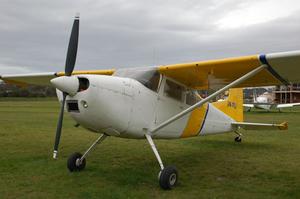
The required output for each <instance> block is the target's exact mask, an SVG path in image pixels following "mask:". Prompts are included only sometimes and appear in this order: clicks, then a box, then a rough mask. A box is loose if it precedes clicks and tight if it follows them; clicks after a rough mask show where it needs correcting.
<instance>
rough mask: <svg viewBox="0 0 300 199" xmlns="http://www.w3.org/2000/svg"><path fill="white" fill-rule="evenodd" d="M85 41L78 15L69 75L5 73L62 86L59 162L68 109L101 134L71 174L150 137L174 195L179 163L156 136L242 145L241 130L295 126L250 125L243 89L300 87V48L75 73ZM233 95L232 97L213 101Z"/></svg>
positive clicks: (11, 79)
mask: <svg viewBox="0 0 300 199" xmlns="http://www.w3.org/2000/svg"><path fill="white" fill-rule="evenodd" d="M78 36H79V15H76V16H75V19H74V22H73V27H72V31H71V36H70V41H69V46H68V51H67V56H66V63H65V71H64V72H47V73H35V74H19V75H18V74H16V75H2V76H1V78H0V79H2V80H3V81H5V82H6V83H10V84H15V85H19V86H26V85H29V84H38V85H53V86H54V87H55V88H56V91H57V96H58V99H59V102H60V104H61V110H60V114H59V118H58V124H57V129H56V136H55V142H54V151H53V158H54V159H56V158H57V157H58V146H59V143H60V136H61V132H62V126H63V116H64V112H65V111H66V112H68V113H69V114H70V116H71V117H72V118H73V119H74V120H75V121H76V122H77V124H78V125H80V126H82V127H84V128H85V129H87V130H89V131H91V132H94V133H98V134H99V137H98V138H97V139H96V140H95V141H94V142H93V144H92V145H91V146H90V147H89V148H88V149H87V150H86V151H85V152H84V153H83V154H81V153H78V152H75V153H73V154H72V155H70V157H69V158H68V160H67V168H68V169H69V171H70V172H78V171H81V170H83V169H84V168H85V166H86V157H87V155H88V154H89V153H90V151H91V150H92V149H94V148H95V146H96V145H98V144H100V143H101V142H103V141H104V140H105V139H106V138H108V137H109V136H115V137H119V138H126V139H145V140H147V142H148V143H149V145H150V147H151V149H152V151H153V153H154V155H155V157H156V159H157V161H158V164H159V166H160V170H159V175H158V181H159V185H160V187H161V188H162V189H165V190H168V189H172V188H174V187H175V186H176V184H177V182H178V171H177V169H176V167H175V166H165V165H164V164H163V162H162V159H161V157H160V154H159V151H158V149H157V147H156V145H155V142H154V141H153V140H154V139H179V138H189V137H196V136H204V135H213V134H222V133H229V132H234V133H236V134H237V137H236V138H235V141H236V142H241V140H242V138H241V133H240V129H246V130H261V129H263V130H274V129H278V130H286V129H287V128H288V124H287V123H286V122H283V123H281V124H266V123H250V122H244V119H243V93H242V89H241V88H242V87H250V86H268V85H282V84H287V83H289V82H300V75H299V74H300V73H299V72H300V67H299V65H300V51H292V52H283V53H271V54H263V55H252V56H244V57H238V58H227V59H220V60H210V61H199V62H193V63H183V64H171V65H161V66H155V67H140V68H123V69H107V70H86V71H74V66H75V62H76V56H77V48H78ZM208 88H214V89H215V90H216V91H215V92H214V93H212V94H210V95H209V96H207V97H206V98H201V97H200V96H199V95H198V94H197V92H196V91H197V90H200V89H202V90H203V89H208ZM227 90H229V97H228V98H227V99H226V100H224V101H220V102H211V100H212V99H214V98H215V97H217V96H218V95H220V94H222V93H224V92H225V91H227ZM65 107H66V108H65ZM65 109H66V110H65Z"/></svg>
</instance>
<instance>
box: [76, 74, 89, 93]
mask: <svg viewBox="0 0 300 199" xmlns="http://www.w3.org/2000/svg"><path fill="white" fill-rule="evenodd" d="M78 80H79V88H78V92H80V91H85V90H86V89H88V88H89V86H90V81H89V80H88V79H87V78H84V77H78Z"/></svg>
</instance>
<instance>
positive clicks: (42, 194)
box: [0, 99, 300, 199]
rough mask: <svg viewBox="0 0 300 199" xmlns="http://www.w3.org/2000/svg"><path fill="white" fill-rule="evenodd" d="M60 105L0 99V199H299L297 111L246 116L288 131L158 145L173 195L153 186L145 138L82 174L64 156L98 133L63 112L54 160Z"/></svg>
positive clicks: (92, 159)
mask: <svg viewBox="0 0 300 199" xmlns="http://www.w3.org/2000/svg"><path fill="white" fill-rule="evenodd" d="M58 112H59V104H58V102H57V101H54V99H43V100H36V99H35V100H28V99H27V100H26V101H23V100H15V99H9V100H7V99H6V100H3V99H1V100H0V160H1V162H0V198H1V199H2V198H30V199H32V198H55V199H57V198H144V199H145V198H231V199H232V198H243V199H247V198H264V199H268V198H272V199H274V198H300V155H299V154H300V109H294V110H285V111H284V112H283V113H277V112H276V113H275V112H261V111H260V112H250V113H246V120H247V121H253V122H282V121H288V122H289V127H290V128H289V130H288V131H287V132H277V131H276V132H275V131H274V132H271V131H269V132H262V131H261V132H255V131H252V132H250V131H249V132H243V135H244V136H243V142H242V143H241V144H238V143H234V142H233V139H234V137H235V135H234V134H232V133H231V134H225V135H215V136H207V137H197V138H192V139H182V140H171V141H166V140H159V141H156V143H157V147H158V149H159V151H160V153H161V156H162V159H163V161H164V162H165V164H166V165H168V164H174V165H176V166H177V169H178V170H179V175H180V176H179V178H180V180H179V184H178V186H177V187H176V188H175V189H174V190H172V191H163V190H161V189H160V187H159V186H158V181H157V174H158V171H159V166H158V163H157V161H156V159H155V157H154V155H153V153H152V151H151V149H150V147H149V145H148V143H147V142H146V141H145V140H126V139H118V138H113V137H110V138H108V139H107V140H105V142H103V144H102V145H99V146H98V147H97V148H96V150H95V151H93V152H92V153H91V154H90V156H89V157H88V158H87V167H86V169H85V170H84V171H82V172H80V173H70V172H69V171H68V170H67V168H66V161H67V158H68V156H69V155H70V154H71V153H73V152H75V151H79V152H83V151H85V150H86V149H87V148H88V147H89V145H90V144H91V143H92V142H93V141H94V140H95V139H96V138H97V136H98V135H96V134H93V133H89V132H88V131H86V130H84V129H82V128H74V127H73V125H74V121H73V120H71V119H70V118H69V117H68V115H67V114H65V116H66V117H65V123H64V128H63V136H62V140H61V145H60V154H59V159H58V160H55V161H54V160H53V159H52V148H53V142H54V133H55V129H56V123H57V117H58Z"/></svg>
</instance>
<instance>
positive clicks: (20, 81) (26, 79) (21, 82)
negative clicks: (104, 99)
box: [0, 69, 115, 86]
mask: <svg viewBox="0 0 300 199" xmlns="http://www.w3.org/2000/svg"><path fill="white" fill-rule="evenodd" d="M114 71H115V70H114V69H110V70H88V71H74V72H73V73H72V75H80V74H94V75H112V74H113V73H114ZM64 75H65V73H64V72H58V73H55V72H48V73H31V74H22V75H3V76H0V79H1V80H3V81H4V82H6V83H8V84H15V85H18V86H27V85H44V86H49V85H51V84H50V80H51V79H53V78H55V77H59V76H64Z"/></svg>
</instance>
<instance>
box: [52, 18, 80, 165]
mask: <svg viewBox="0 0 300 199" xmlns="http://www.w3.org/2000/svg"><path fill="white" fill-rule="evenodd" d="M78 36H79V14H76V16H75V18H74V22H73V27H72V32H71V36H70V41H69V46H68V52H67V58H66V64H65V76H68V77H69V76H71V75H72V72H73V70H74V67H75V62H76V56H77V48H78ZM67 95H68V93H67V92H64V91H63V100H62V106H61V109H60V114H59V119H58V124H57V128H56V135H55V143H54V151H53V158H54V159H56V158H57V153H58V145H59V141H60V136H61V130H62V124H63V118H64V109H65V102H66V97H67Z"/></svg>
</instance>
